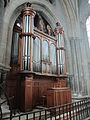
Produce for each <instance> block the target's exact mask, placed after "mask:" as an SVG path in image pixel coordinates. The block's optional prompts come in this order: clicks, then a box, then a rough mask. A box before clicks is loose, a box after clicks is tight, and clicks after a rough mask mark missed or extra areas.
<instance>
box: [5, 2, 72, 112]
mask: <svg viewBox="0 0 90 120" xmlns="http://www.w3.org/2000/svg"><path fill="white" fill-rule="evenodd" d="M20 20H21V21H20V22H21V28H18V27H17V26H16V25H15V26H14V29H15V31H14V33H15V32H16V33H18V34H19V37H18V42H16V44H13V45H12V46H14V47H12V55H14V54H13V51H14V52H15V49H16V48H18V55H17V56H18V61H17V62H15V63H18V64H15V63H14V62H11V71H10V72H9V73H8V76H7V92H8V95H9V96H14V97H15V98H14V101H13V102H12V106H13V107H17V108H19V109H20V110H21V111H30V110H32V108H33V107H35V106H37V105H42V101H43V98H44V99H45V101H46V102H45V106H47V107H50V106H53V105H61V104H67V103H70V102H71V90H70V88H67V87H66V78H67V74H66V63H65V48H64V31H63V29H62V27H61V26H60V23H56V28H55V29H54V30H52V28H51V26H50V25H49V23H48V22H47V21H45V19H43V17H42V16H40V14H39V13H38V14H37V12H35V11H34V10H33V9H32V8H31V4H29V3H27V7H25V8H23V9H22V14H21V19H20ZM17 28H18V29H17ZM18 31H19V32H18ZM12 41H13V40H12ZM14 41H15V39H14ZM12 43H15V42H12ZM15 47H16V48H15ZM14 58H15V57H11V59H14ZM11 61H13V60H11ZM11 89H12V90H11ZM54 94H58V95H56V96H58V97H57V98H54V97H55V96H54V97H53V95H54ZM61 95H62V96H61ZM50 96H51V97H50ZM59 96H61V97H59ZM66 96H67V97H66ZM61 98H62V99H61ZM65 99H66V100H65ZM50 100H52V101H53V102H54V100H57V101H55V103H56V104H52V105H51V103H50ZM64 100H65V101H64ZM59 101H61V102H59ZM62 101H63V102H62ZM49 103H50V104H49Z"/></svg>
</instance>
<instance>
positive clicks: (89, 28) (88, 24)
mask: <svg viewBox="0 0 90 120" xmlns="http://www.w3.org/2000/svg"><path fill="white" fill-rule="evenodd" d="M86 28H87V35H88V42H89V47H90V16H89V17H88V18H87V21H86Z"/></svg>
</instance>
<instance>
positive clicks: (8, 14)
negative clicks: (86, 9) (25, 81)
mask: <svg viewBox="0 0 90 120" xmlns="http://www.w3.org/2000/svg"><path fill="white" fill-rule="evenodd" d="M29 1H30V2H31V3H33V5H32V6H33V8H35V10H39V11H42V13H44V16H45V17H46V18H47V20H48V21H49V23H50V24H52V25H54V24H53V23H56V22H57V19H56V16H57V15H56V13H55V11H54V9H53V8H52V7H50V6H49V5H48V4H47V1H46V2H44V4H43V2H42V1H40V0H38V1H36V0H33V2H32V0H29ZM25 2H28V0H27V1H25V0H20V1H19V2H17V1H14V2H12V3H11V4H9V6H7V8H6V11H5V15H4V20H3V33H2V41H1V42H2V43H3V45H4V46H3V48H2V50H1V51H3V55H2V61H0V62H2V63H3V64H4V65H5V66H9V64H10V55H11V42H12V30H13V26H14V23H15V21H16V19H17V17H18V16H19V15H20V13H21V10H22V8H23V5H24V3H25ZM43 6H44V7H43Z"/></svg>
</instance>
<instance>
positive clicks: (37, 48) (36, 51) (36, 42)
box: [33, 37, 40, 72]
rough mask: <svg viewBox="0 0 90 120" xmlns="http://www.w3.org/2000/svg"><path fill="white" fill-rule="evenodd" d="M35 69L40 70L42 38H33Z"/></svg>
mask: <svg viewBox="0 0 90 120" xmlns="http://www.w3.org/2000/svg"><path fill="white" fill-rule="evenodd" d="M33 71H35V72H39V71H40V39H39V37H36V39H35V40H33Z"/></svg>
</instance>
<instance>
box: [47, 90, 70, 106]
mask: <svg viewBox="0 0 90 120" xmlns="http://www.w3.org/2000/svg"><path fill="white" fill-rule="evenodd" d="M67 103H71V90H70V88H50V89H48V91H47V106H48V107H51V106H58V105H63V104H67Z"/></svg>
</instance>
